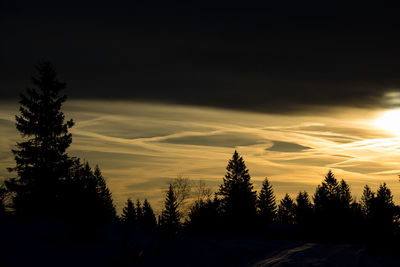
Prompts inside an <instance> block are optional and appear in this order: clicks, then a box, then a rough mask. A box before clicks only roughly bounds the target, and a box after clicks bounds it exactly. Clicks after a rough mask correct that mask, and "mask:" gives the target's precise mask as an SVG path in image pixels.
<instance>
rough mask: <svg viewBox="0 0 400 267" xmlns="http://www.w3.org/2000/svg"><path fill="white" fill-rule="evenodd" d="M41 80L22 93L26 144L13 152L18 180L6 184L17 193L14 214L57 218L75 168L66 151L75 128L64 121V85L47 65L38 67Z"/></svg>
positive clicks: (20, 124) (22, 127) (21, 118)
mask: <svg viewBox="0 0 400 267" xmlns="http://www.w3.org/2000/svg"><path fill="white" fill-rule="evenodd" d="M36 69H37V71H38V77H33V78H32V82H33V85H34V88H30V89H27V91H26V93H25V94H20V102H19V103H20V105H21V106H20V109H19V110H20V115H19V116H16V121H17V123H16V127H17V130H18V131H19V132H20V133H21V135H22V136H23V137H25V138H27V139H26V141H23V142H19V143H17V149H15V150H12V152H13V154H14V157H15V161H16V166H15V167H14V168H9V171H16V172H17V178H12V179H9V180H8V181H6V186H7V189H8V190H9V191H10V192H12V193H13V194H14V198H13V208H14V210H15V213H16V214H18V215H21V216H29V217H49V216H50V217H56V216H57V214H56V213H57V212H58V211H59V208H58V207H59V206H60V201H62V200H60V196H61V195H63V194H62V193H61V192H60V190H62V188H61V186H60V183H61V181H63V180H65V179H68V169H69V168H70V167H71V165H72V161H71V160H70V159H69V157H68V155H67V153H66V150H67V148H68V147H69V146H70V144H71V142H72V137H71V134H70V133H69V132H68V130H69V129H70V128H71V127H72V126H73V125H74V122H73V121H72V120H69V121H67V122H65V117H64V114H63V113H62V112H61V106H62V104H63V103H64V102H65V100H66V99H67V97H66V96H65V95H60V92H61V91H62V90H63V89H65V87H66V85H65V83H62V82H60V81H58V79H57V75H56V72H55V71H54V69H53V68H52V66H51V65H50V63H48V62H44V63H42V64H39V65H38V66H37V68H36Z"/></svg>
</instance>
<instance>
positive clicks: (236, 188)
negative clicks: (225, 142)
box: [217, 150, 257, 231]
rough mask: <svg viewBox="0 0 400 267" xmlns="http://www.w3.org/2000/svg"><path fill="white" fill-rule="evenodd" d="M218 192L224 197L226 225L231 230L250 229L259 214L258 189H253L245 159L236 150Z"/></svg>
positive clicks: (222, 202)
mask: <svg viewBox="0 0 400 267" xmlns="http://www.w3.org/2000/svg"><path fill="white" fill-rule="evenodd" d="M217 194H218V195H219V196H221V197H222V198H221V204H222V211H223V215H224V217H225V218H224V220H225V225H226V227H227V228H228V229H229V228H230V229H229V230H233V229H235V230H236V231H248V230H249V226H250V225H252V224H253V223H254V221H255V217H256V215H257V211H256V191H254V190H253V185H252V183H251V182H250V175H249V171H248V169H247V167H246V165H245V163H244V160H243V158H242V157H241V156H239V154H238V152H237V151H236V150H235V152H234V154H233V157H232V159H231V160H230V161H229V163H228V166H227V167H226V174H225V177H224V178H223V184H222V185H220V188H219V192H218V193H217Z"/></svg>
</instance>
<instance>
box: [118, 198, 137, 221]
mask: <svg viewBox="0 0 400 267" xmlns="http://www.w3.org/2000/svg"><path fill="white" fill-rule="evenodd" d="M121 219H122V222H124V223H125V224H126V225H129V226H134V225H136V222H137V221H136V209H135V205H134V204H133V202H132V200H131V199H130V198H128V200H127V201H126V205H125V207H124V208H123V209H122V215H121Z"/></svg>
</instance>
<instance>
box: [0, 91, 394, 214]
mask: <svg viewBox="0 0 400 267" xmlns="http://www.w3.org/2000/svg"><path fill="white" fill-rule="evenodd" d="M67 92H68V90H67V91H66V92H65V93H67ZM17 107H18V103H10V102H6V104H5V103H4V102H3V104H2V105H1V108H0V119H1V122H2V123H1V124H0V127H1V132H2V133H3V134H2V137H1V138H2V140H4V141H5V142H2V146H1V147H0V150H1V151H0V154H1V155H3V157H2V162H1V163H0V168H1V170H0V177H3V178H8V177H12V176H11V175H10V173H7V171H6V169H5V168H6V167H12V166H13V164H14V162H13V156H12V153H11V148H12V147H13V146H14V145H15V144H16V142H17V141H18V140H22V139H21V138H20V137H18V134H17V130H16V129H15V122H14V116H15V115H16V114H17V113H16V112H17ZM341 110H342V111H341V112H338V111H337V109H335V108H331V109H329V108H328V107H327V108H326V112H325V114H321V115H320V116H315V115H314V116H313V115H311V114H299V115H294V114H284V115H279V114H266V113H257V112H244V111H234V110H227V109H220V108H209V107H193V106H185V105H171V104H159V103H140V102H133V101H99V100H92V101H89V100H71V99H68V100H67V102H66V103H65V107H63V111H64V113H65V116H66V119H69V118H72V119H74V121H75V126H74V127H73V128H71V133H72V134H73V142H72V145H71V147H70V148H69V149H68V151H67V152H68V153H69V155H71V156H76V157H79V158H81V159H82V160H85V161H88V162H89V163H90V164H91V166H92V167H94V166H95V165H99V167H100V168H101V170H102V172H103V175H104V176H105V177H106V179H107V183H108V186H109V187H110V189H111V192H112V194H113V198H114V202H115V204H116V206H117V211H118V213H119V212H121V210H122V207H123V205H124V204H125V202H126V199H127V198H132V199H136V198H140V199H142V200H143V199H144V198H147V199H148V200H149V201H150V202H151V203H152V204H153V206H154V208H155V211H156V212H157V213H159V212H160V208H161V206H162V204H163V197H164V191H165V189H166V187H167V183H168V182H169V181H171V180H173V179H174V178H177V177H178V176H182V177H187V178H189V179H191V180H194V181H195V180H199V179H201V180H203V181H205V182H206V184H207V185H208V186H210V187H211V189H212V191H213V192H216V191H217V189H218V186H219V184H221V182H222V178H223V176H224V173H225V167H226V164H227V162H228V160H229V159H230V158H231V155H232V153H233V151H234V150H235V149H236V150H238V152H239V153H240V155H241V156H243V158H244V160H245V163H246V165H247V167H248V168H249V172H250V175H251V177H252V182H253V183H254V188H255V189H256V190H257V191H259V189H260V187H261V183H262V181H263V180H264V178H265V177H268V179H269V180H270V182H271V184H272V185H273V187H274V192H275V194H276V196H277V203H278V202H279V200H280V199H281V198H283V196H284V195H285V194H286V193H289V195H290V196H292V197H295V196H296V195H297V193H298V192H299V191H304V190H305V191H307V192H308V193H309V194H310V195H311V196H312V195H313V194H314V192H315V188H316V186H317V185H318V184H320V183H321V182H322V180H323V178H324V176H325V174H326V173H327V172H328V170H332V171H333V172H334V174H335V176H336V178H337V179H344V180H345V181H346V182H348V183H349V185H350V187H351V190H352V194H353V196H354V197H355V198H356V199H357V200H360V197H361V194H362V190H363V188H364V186H365V185H366V184H368V185H369V186H370V187H371V188H372V189H376V188H377V187H378V186H379V184H381V183H384V182H385V183H386V184H387V185H388V186H389V188H390V189H391V190H392V192H393V195H394V200H395V202H399V197H400V194H399V193H398V192H399V191H400V183H399V180H398V173H400V171H399V169H400V168H399V163H398V162H400V155H397V154H398V147H399V145H400V137H399V136H397V135H396V132H393V131H390V130H388V129H382V128H381V127H384V128H385V125H381V127H380V126H379V123H377V122H379V120H380V119H379V118H382V117H384V116H385V114H388V112H389V113H390V112H391V111H390V110H389V111H388V110H367V109H354V108H353V109H352V108H347V109H341ZM232 118H234V120H232ZM377 124H378V125H377ZM396 160H397V161H396Z"/></svg>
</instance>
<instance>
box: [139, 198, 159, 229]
mask: <svg viewBox="0 0 400 267" xmlns="http://www.w3.org/2000/svg"><path fill="white" fill-rule="evenodd" d="M142 210H143V216H142V225H143V226H144V227H146V228H155V227H156V225H157V221H156V216H155V215H154V211H153V209H152V207H151V205H150V203H149V202H148V201H147V199H146V198H145V199H144V202H143V207H142Z"/></svg>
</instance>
